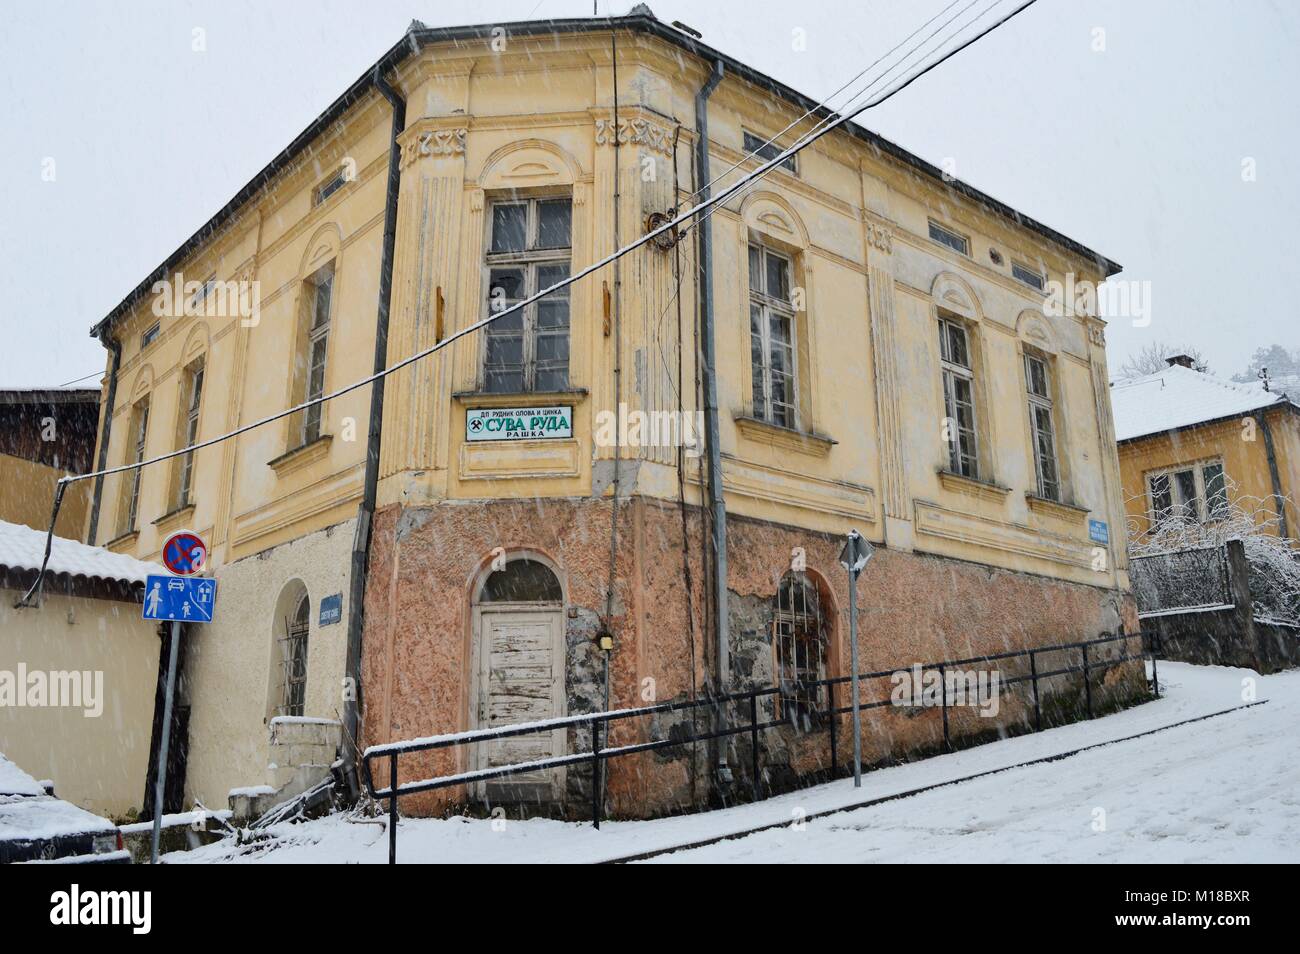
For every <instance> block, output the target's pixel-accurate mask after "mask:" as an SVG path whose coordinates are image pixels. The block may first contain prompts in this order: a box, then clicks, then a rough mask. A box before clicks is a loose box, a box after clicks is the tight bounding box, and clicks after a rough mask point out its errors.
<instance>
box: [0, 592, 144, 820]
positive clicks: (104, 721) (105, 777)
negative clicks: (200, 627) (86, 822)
mask: <svg viewBox="0 0 1300 954" xmlns="http://www.w3.org/2000/svg"><path fill="white" fill-rule="evenodd" d="M18 595H19V594H17V593H16V592H15V591H13V590H0V670H5V671H7V672H11V673H13V672H16V671H17V668H18V665H19V663H24V664H26V666H27V670H28V672H32V671H37V670H39V671H44V672H47V673H48V672H50V671H51V670H61V671H72V670H76V671H82V672H84V671H87V670H89V671H91V672H96V671H98V672H102V673H103V691H102V699H101V700H100V702H101V704H102V707H103V708H102V711H101V713H100V714H99V715H98V716H97V717H90V718H88V717H87V716H86V715H84V714H83V712H84V710H83V709H81V708H71V707H64V708H53V707H45V708H26V707H24V708H9V707H7V706H0V752H4V753H5V755H6V756H8V757H9V758H10V759H11V760H13V761H14V762H16V763H17V764H18V765H19V766H21V767H22V769H23V770H24V771H26V772H27V773H29V774H30V775H33V776H35V777H36V778H38V779H45V778H49V779H53V781H54V789H55V793H56V794H57V795H59V797H61V798H66V799H67V800H68V801H70V802H74V803H75V804H77V805H80V806H82V807H83V808H86V809H89V810H90V811H93V812H96V813H98V814H102V815H111V816H121V815H124V814H126V813H127V812H129V811H131V810H136V811H139V809H140V807H141V801H142V799H143V797H144V787H145V775H146V773H147V771H148V763H149V741H150V735H151V731H152V725H153V706H154V687H155V684H156V681H157V677H158V649H159V639H158V634H157V628H156V624H154V623H149V622H146V621H145V620H143V619H141V618H140V605H139V604H138V603H121V602H117V601H114V600H104V599H90V598H84V597H67V596H58V595H53V594H50V593H49V591H48V590H47V592H46V597H45V600H44V602H43V603H42V604H41V606H40V608H39V609H22V610H19V609H15V608H14V605H13V604H14V602H15V601H16V599H17V597H18Z"/></svg>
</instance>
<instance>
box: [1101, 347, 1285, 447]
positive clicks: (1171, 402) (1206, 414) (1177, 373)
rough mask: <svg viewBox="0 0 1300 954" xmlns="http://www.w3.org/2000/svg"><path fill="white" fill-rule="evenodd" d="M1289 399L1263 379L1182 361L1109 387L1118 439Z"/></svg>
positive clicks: (1233, 414)
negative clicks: (1234, 376)
mask: <svg viewBox="0 0 1300 954" xmlns="http://www.w3.org/2000/svg"><path fill="white" fill-rule="evenodd" d="M1287 400H1288V399H1287V396H1286V395H1285V394H1279V393H1278V392H1277V391H1271V392H1270V391H1265V390H1264V386H1263V385H1262V384H1258V383H1255V384H1238V383H1236V382H1233V381H1224V380H1222V379H1221V378H1216V377H1214V376H1213V375H1209V374H1206V373H1205V372H1203V371H1193V370H1192V369H1191V368H1184V367H1182V366H1181V365H1173V366H1172V367H1168V368H1165V369H1163V370H1161V371H1157V372H1155V373H1154V374H1147V375H1144V376H1143V377H1140V378H1131V379H1129V380H1127V381H1117V382H1116V383H1115V384H1114V386H1113V387H1112V388H1111V389H1110V402H1111V405H1112V407H1113V408H1114V411H1115V439H1116V440H1119V441H1127V440H1132V439H1133V438H1135V437H1145V436H1146V435H1148V434H1160V433H1163V432H1165V431H1172V430H1177V429H1178V428H1180V427H1191V426H1192V425H1194V424H1202V423H1204V422H1206V421H1216V420H1219V419H1220V418H1225V417H1235V416H1236V415H1238V414H1247V413H1249V412H1251V411H1258V410H1259V409H1261V408H1265V407H1268V406H1270V405H1272V404H1278V403H1285V402H1287Z"/></svg>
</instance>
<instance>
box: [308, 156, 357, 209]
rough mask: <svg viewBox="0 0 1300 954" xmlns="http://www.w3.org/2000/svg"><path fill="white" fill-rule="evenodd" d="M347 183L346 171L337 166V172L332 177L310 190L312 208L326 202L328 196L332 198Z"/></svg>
mask: <svg viewBox="0 0 1300 954" xmlns="http://www.w3.org/2000/svg"><path fill="white" fill-rule="evenodd" d="M348 182H349V179H348V170H347V169H346V168H345V167H344V166H339V168H338V170H337V171H336V172H335V173H334V174H333V175H332V176H329V177H327V178H325V179H323V180H322V181H321V182H320V184H319V185H317V186H316V188H315V189H313V190H312V193H311V195H312V200H313V201H312V206H313V207H315V206H318V205H323V204H324V203H326V202H328V201H329V199H330V196H333V195H335V194H336V193H338V192H339V191H340V190H342V188H343V187H344V186H345V185H347V184H348Z"/></svg>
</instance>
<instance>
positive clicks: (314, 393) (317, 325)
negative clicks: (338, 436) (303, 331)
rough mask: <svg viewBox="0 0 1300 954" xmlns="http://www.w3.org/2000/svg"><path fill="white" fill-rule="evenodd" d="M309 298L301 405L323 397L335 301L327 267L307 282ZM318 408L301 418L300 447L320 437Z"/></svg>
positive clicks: (307, 412)
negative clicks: (305, 376) (304, 377)
mask: <svg viewBox="0 0 1300 954" xmlns="http://www.w3.org/2000/svg"><path fill="white" fill-rule="evenodd" d="M310 286H311V288H310V292H311V297H310V299H309V301H308V308H309V314H308V318H307V388H306V391H305V393H304V395H303V400H304V401H314V400H316V399H317V398H319V397H320V396H321V395H322V394H324V393H325V361H326V358H327V356H328V353H329V330H330V307H331V305H332V303H333V298H334V268H333V266H326V267H325V268H323V269H321V270H320V271H319V272H317V273H316V275H315V277H313V278H312V279H311V281H310ZM321 407H322V405H320V404H313V405H312V406H311V407H309V408H307V409H306V410H305V411H304V412H303V415H302V443H303V444H304V445H306V444H310V443H311V442H312V441H314V440H316V439H317V438H319V437H320V422H321Z"/></svg>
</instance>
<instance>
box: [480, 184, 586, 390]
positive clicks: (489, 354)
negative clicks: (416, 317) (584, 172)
mask: <svg viewBox="0 0 1300 954" xmlns="http://www.w3.org/2000/svg"><path fill="white" fill-rule="evenodd" d="M572 226H573V206H572V203H571V202H570V200H569V199H568V198H567V197H565V198H562V199H561V198H542V199H526V200H518V201H505V202H493V203H492V237H491V241H490V242H489V245H488V252H487V266H488V300H487V307H488V313H489V314H494V313H499V312H502V311H505V310H506V309H507V308H509V307H510V306H511V305H514V304H516V303H517V302H519V301H522V300H523V299H525V298H528V297H530V296H531V295H534V294H536V293H537V292H539V291H542V290H544V289H546V288H549V287H550V286H552V285H554V284H555V283H556V282H558V281H562V280H564V279H565V278H568V277H569V260H570V258H571V256H572V248H571V246H572V231H573V228H572ZM486 331H487V333H486V334H485V335H484V355H483V387H484V389H485V390H487V391H492V392H496V393H501V394H510V393H513V392H518V391H563V390H565V389H566V388H568V386H569V291H568V289H567V288H565V289H561V290H560V291H557V292H553V293H551V294H550V295H548V296H546V297H545V298H543V299H542V300H541V301H538V302H534V303H533V304H531V305H529V306H528V307H527V308H524V309H522V310H520V311H516V312H512V313H511V314H509V315H506V316H505V317H503V318H498V319H497V320H496V321H494V322H492V323H491V324H489V325H488V326H487V328H486Z"/></svg>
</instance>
